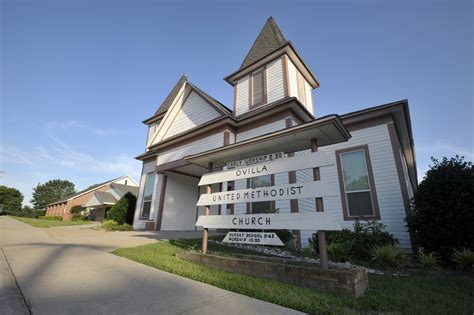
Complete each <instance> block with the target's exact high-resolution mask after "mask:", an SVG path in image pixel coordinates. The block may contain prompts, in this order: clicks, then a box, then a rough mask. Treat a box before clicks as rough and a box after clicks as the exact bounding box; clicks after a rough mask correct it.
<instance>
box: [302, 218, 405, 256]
mask: <svg viewBox="0 0 474 315" xmlns="http://www.w3.org/2000/svg"><path fill="white" fill-rule="evenodd" d="M309 242H310V244H311V245H312V246H313V248H314V250H315V251H316V252H318V253H319V241H318V234H317V233H315V234H313V236H312V238H311V239H309ZM326 242H327V243H329V244H331V243H344V244H345V245H344V246H346V247H347V248H349V253H348V258H349V259H356V260H368V259H370V257H371V251H372V249H373V248H374V247H375V246H383V245H387V244H397V243H398V241H397V239H396V238H395V237H394V236H393V235H392V234H390V233H388V232H387V231H386V230H385V226H384V225H383V224H381V223H379V222H377V221H369V222H365V223H364V222H359V221H357V220H356V221H355V222H354V230H353V231H351V230H348V229H344V230H342V231H328V232H326Z"/></svg>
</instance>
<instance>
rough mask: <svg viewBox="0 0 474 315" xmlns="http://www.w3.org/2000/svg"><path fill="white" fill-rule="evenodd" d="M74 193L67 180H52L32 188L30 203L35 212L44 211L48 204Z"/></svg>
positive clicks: (73, 187) (72, 185)
mask: <svg viewBox="0 0 474 315" xmlns="http://www.w3.org/2000/svg"><path fill="white" fill-rule="evenodd" d="M75 192H76V189H75V186H74V184H73V183H71V182H70V181H68V180H61V179H53V180H50V181H48V182H46V183H44V184H38V185H37V186H36V187H35V188H33V198H32V199H31V203H32V204H33V206H34V208H35V209H37V210H44V209H46V206H47V205H48V204H50V203H53V202H55V201H58V200H60V199H62V198H64V197H66V196H68V195H72V194H74V193H75Z"/></svg>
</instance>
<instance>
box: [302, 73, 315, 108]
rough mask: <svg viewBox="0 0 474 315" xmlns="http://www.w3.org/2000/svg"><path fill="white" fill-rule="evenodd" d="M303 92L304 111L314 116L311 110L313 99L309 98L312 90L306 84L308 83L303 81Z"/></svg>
mask: <svg viewBox="0 0 474 315" xmlns="http://www.w3.org/2000/svg"><path fill="white" fill-rule="evenodd" d="M304 90H305V92H306V109H308V111H309V112H310V113H311V114H313V115H314V109H313V98H312V97H311V93H312V92H313V88H312V87H311V85H310V84H309V83H308V81H306V80H305V81H304Z"/></svg>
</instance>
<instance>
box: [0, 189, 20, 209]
mask: <svg viewBox="0 0 474 315" xmlns="http://www.w3.org/2000/svg"><path fill="white" fill-rule="evenodd" d="M22 202H23V195H22V194H21V192H20V191H19V190H18V189H15V188H11V187H7V186H0V205H3V211H4V212H6V213H7V212H18V211H21V203H22Z"/></svg>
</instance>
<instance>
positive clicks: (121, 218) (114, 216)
mask: <svg viewBox="0 0 474 315" xmlns="http://www.w3.org/2000/svg"><path fill="white" fill-rule="evenodd" d="M136 203H137V198H136V197H135V195H133V194H132V193H126V194H125V195H124V196H123V197H122V198H121V199H120V200H119V201H117V203H116V204H115V205H114V206H113V207H112V208H111V209H110V210H109V212H108V213H107V218H108V219H110V220H114V221H115V222H117V223H118V224H119V225H121V224H124V223H128V224H132V223H133V214H134V212H135V205H136Z"/></svg>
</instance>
